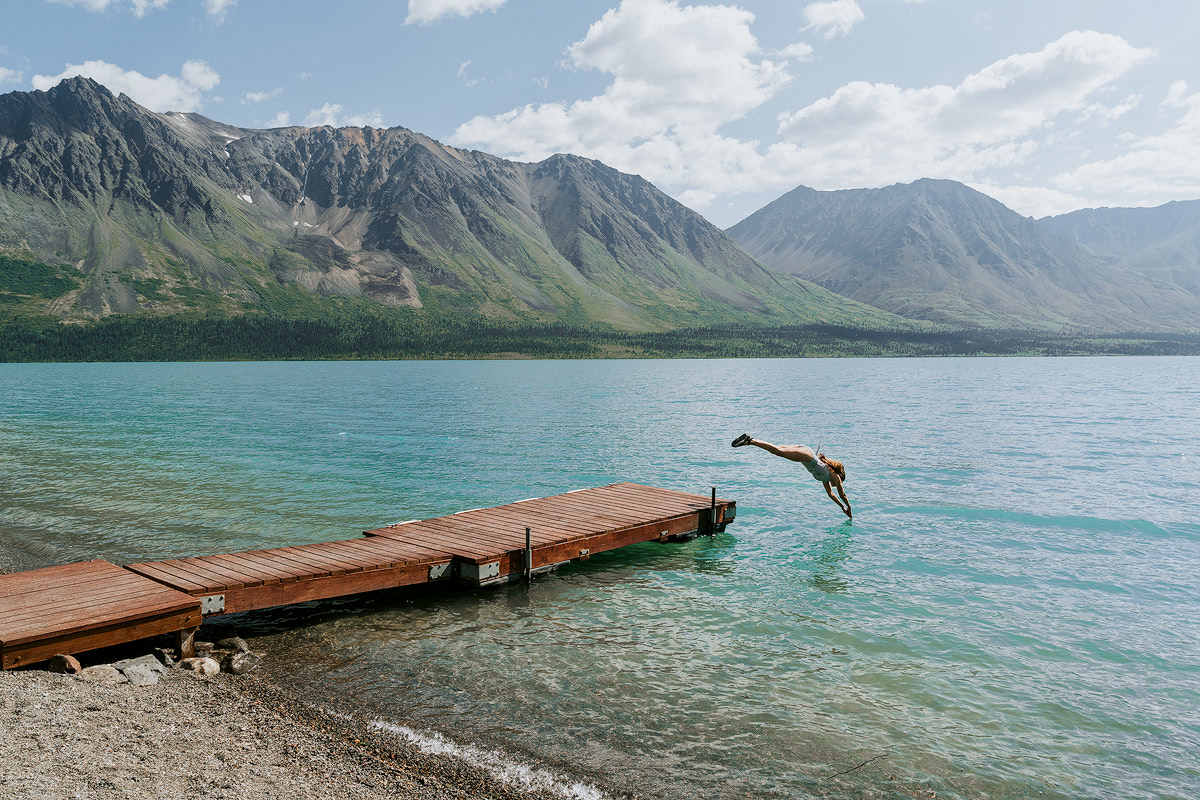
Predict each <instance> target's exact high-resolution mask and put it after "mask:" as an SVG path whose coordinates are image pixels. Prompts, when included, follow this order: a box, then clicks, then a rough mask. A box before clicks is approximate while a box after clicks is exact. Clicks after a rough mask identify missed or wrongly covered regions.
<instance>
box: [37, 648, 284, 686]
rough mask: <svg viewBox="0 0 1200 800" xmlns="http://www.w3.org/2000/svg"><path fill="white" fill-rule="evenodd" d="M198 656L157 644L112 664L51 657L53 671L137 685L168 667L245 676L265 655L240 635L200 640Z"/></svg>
mask: <svg viewBox="0 0 1200 800" xmlns="http://www.w3.org/2000/svg"><path fill="white" fill-rule="evenodd" d="M195 647H196V655H195V657H194V658H185V659H182V660H178V661H177V660H176V656H177V654H176V652H175V651H174V650H173V649H172V648H169V647H156V648H154V651H153V652H152V653H150V654H147V655H144V656H138V657H137V658H127V659H124V660H121V661H114V662H113V663H111V664H95V665H93V666H90V667H85V666H83V665H82V664H80V663H79V660H78V659H77V658H75V657H74V656H68V655H57V656H55V657H54V658H52V659H50V671H51V672H61V673H65V674H68V675H74V676H75V677H77V678H79V679H80V680H83V681H90V682H93V683H132V684H133V685H135V686H153V685H154V684H156V683H158V679H159V678H160V677H161V676H162V675H164V674H165V673H166V672H167V670H170V669H179V670H184V671H187V672H194V673H195V674H197V675H202V676H205V677H208V676H212V675H216V674H218V673H220V672H227V673H229V674H230V675H245V674H246V673H248V672H253V671H254V670H255V669H257V668H258V667H259V666H260V665H261V664H262V657H261V656H259V655H258V654H257V653H252V652H251V651H250V646H249V645H248V644H246V641H245V640H244V639H242V638H240V637H237V636H234V637H231V638H228V639H222V640H221V641H219V642H216V643H215V644H214V643H212V642H196V644H195Z"/></svg>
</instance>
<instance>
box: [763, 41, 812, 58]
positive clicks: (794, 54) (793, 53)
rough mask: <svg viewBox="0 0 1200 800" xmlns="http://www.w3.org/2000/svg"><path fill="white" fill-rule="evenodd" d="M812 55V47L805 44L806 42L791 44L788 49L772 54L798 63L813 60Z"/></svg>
mask: <svg viewBox="0 0 1200 800" xmlns="http://www.w3.org/2000/svg"><path fill="white" fill-rule="evenodd" d="M812 54H813V49H812V45H811V44H805V43H804V42H796V43H795V44H789V45H788V46H787V47H784V48H783V49H781V50H776V51H774V52H773V53H772V55H776V56H779V57H780V58H794V59H796V60H797V61H808V60H809V59H810V58H812Z"/></svg>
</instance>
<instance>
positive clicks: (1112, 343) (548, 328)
mask: <svg viewBox="0 0 1200 800" xmlns="http://www.w3.org/2000/svg"><path fill="white" fill-rule="evenodd" d="M985 355H986V356H1016V355H1029V356H1062V355H1200V333H1181V334H1170V333H1139V332H1127V333H1100V332H1087V331H1076V332H1044V331H1028V330H988V329H968V330H963V329H958V330H952V329H937V330H916V329H890V330H886V329H856V328H846V327H839V326H832V325H801V326H783V327H754V326H737V325H714V326H708V327H699V328H684V329H676V330H671V331H662V332H653V333H629V332H619V331H611V330H602V329H596V328H588V327H572V326H565V325H505V324H492V323H487V322H479V321H464V320H461V319H453V318H439V317H433V316H428V315H420V314H411V313H404V312H396V311H392V310H389V309H367V308H364V307H361V306H359V307H350V308H343V309H341V310H339V311H338V312H337V313H335V314H329V315H323V316H320V317H317V316H311V317H310V316H284V315H251V314H247V315H241V316H234V317H226V316H216V315H194V314H186V315H174V316H151V315H141V314H131V315H112V316H109V317H106V318H104V319H101V320H97V321H95V322H92V323H86V324H67V325H64V324H60V323H58V322H54V321H51V320H49V319H41V320H31V319H28V318H26V319H23V320H21V321H19V322H17V321H11V320H10V321H9V322H8V323H6V324H0V361H6V362H38V361H228V360H324V359H339V360H342V359H478V358H780V357H783V358H804V357H864V356H895V357H923V356H985Z"/></svg>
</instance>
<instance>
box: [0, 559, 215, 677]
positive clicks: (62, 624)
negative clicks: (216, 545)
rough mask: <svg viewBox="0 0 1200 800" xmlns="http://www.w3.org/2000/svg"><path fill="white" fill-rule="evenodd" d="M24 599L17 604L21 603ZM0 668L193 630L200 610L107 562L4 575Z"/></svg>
mask: <svg viewBox="0 0 1200 800" xmlns="http://www.w3.org/2000/svg"><path fill="white" fill-rule="evenodd" d="M18 598H19V602H18V600H16V599H18ZM0 606H2V607H3V608H5V609H6V613H3V614H0V667H2V668H4V669H11V668H13V667H18V666H25V665H27V664H35V663H37V662H39V661H44V660H45V659H47V658H50V657H51V656H53V655H55V654H56V653H60V652H65V653H79V652H85V651H87V650H92V649H95V648H97V647H107V646H109V645H113V644H120V643H122V642H127V641H134V640H136V639H141V638H145V637H146V636H154V635H157V634H159V633H170V632H174V631H177V630H184V629H186V628H190V627H195V626H197V625H199V624H200V620H201V615H200V604H199V602H198V601H197V600H196V599H195V598H193V597H190V596H188V595H187V594H185V593H182V592H179V591H176V590H174V589H170V588H168V587H165V586H163V585H161V584H159V583H156V582H154V581H152V580H149V579H147V578H143V577H141V576H138V575H135V574H134V573H131V572H129V571H128V570H125V569H122V568H121V567H118V566H116V565H115V564H110V563H108V562H107V561H99V560H97V561H87V562H81V563H79V564H71V565H63V566H60V567H48V568H46V569H44V570H31V571H29V572H18V573H14V574H11V575H0Z"/></svg>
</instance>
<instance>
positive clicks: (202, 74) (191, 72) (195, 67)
mask: <svg viewBox="0 0 1200 800" xmlns="http://www.w3.org/2000/svg"><path fill="white" fill-rule="evenodd" d="M179 74H180V76H181V77H182V78H183V79H184V80H185V81H187V82H188V83H189V84H191V85H192V86H195V87H196V88H197V89H200V90H201V91H204V92H211V91H212V90H213V89H215V88H217V84H218V83H220V82H221V76H220V75H218V74H217V73H216V72H215V71H214V70H213V69H212V67H210V66H208V64H205V63H204V62H203V61H185V62H184V64H183V69H181V70H180V71H179Z"/></svg>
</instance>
